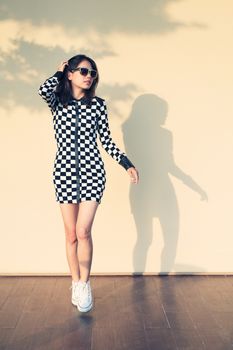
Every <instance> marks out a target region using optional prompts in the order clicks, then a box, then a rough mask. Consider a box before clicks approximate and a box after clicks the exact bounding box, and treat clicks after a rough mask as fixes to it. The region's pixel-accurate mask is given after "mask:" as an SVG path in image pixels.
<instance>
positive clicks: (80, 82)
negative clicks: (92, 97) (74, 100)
mask: <svg viewBox="0 0 233 350" xmlns="http://www.w3.org/2000/svg"><path fill="white" fill-rule="evenodd" d="M78 67H83V68H88V69H92V66H91V64H90V62H89V61H87V60H84V61H82V62H80V63H79V64H78V65H77V67H76V68H78ZM68 79H69V80H70V82H71V85H72V87H73V88H80V89H90V87H91V85H92V83H93V80H94V78H92V77H91V75H90V72H88V74H87V75H86V76H84V75H82V74H81V73H80V71H79V70H76V71H74V72H73V73H72V72H68Z"/></svg>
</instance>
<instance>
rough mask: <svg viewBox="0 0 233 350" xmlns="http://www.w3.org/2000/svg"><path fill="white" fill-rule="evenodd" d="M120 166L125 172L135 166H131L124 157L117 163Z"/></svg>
mask: <svg viewBox="0 0 233 350" xmlns="http://www.w3.org/2000/svg"><path fill="white" fill-rule="evenodd" d="M119 164H120V165H122V166H123V168H125V170H128V169H129V168H131V167H134V168H135V166H134V165H133V163H132V162H131V161H130V160H129V159H128V158H127V157H126V156H123V157H122V158H121V160H120V162H119Z"/></svg>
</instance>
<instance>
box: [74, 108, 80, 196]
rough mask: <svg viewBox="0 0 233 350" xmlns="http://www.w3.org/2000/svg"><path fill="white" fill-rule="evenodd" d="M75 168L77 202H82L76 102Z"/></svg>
mask: <svg viewBox="0 0 233 350" xmlns="http://www.w3.org/2000/svg"><path fill="white" fill-rule="evenodd" d="M75 111H76V116H75V167H76V178H77V202H79V201H80V175H79V159H78V156H79V145H78V143H79V126H78V122H79V106H78V102H75Z"/></svg>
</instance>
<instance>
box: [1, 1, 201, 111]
mask: <svg viewBox="0 0 233 350" xmlns="http://www.w3.org/2000/svg"><path fill="white" fill-rule="evenodd" d="M173 2H177V0H157V1H154V0H148V1H146V2H141V1H136V2H135V1H134V0H128V1H123V0H119V1H115V2H111V1H108V0H99V1H96V2H94V1H90V0H88V1H81V0H77V1H76V0H69V1H68V2H59V4H58V3H57V1H55V0H50V1H48V2H43V1H37V2H33V1H30V0H22V1H20V2H17V1H15V0H2V1H1V5H0V9H1V11H0V23H3V22H4V23H5V22H7V21H9V24H8V26H9V27H6V28H7V29H6V30H7V31H8V36H7V38H8V39H7V40H8V44H7V45H6V46H7V47H8V49H6V48H5V47H3V46H1V48H0V55H1V59H0V71H1V73H0V102H1V106H2V107H4V108H10V107H11V106H15V105H16V106H18V105H21V106H26V107H27V108H29V109H40V108H43V103H42V102H41V100H40V99H38V95H37V89H38V87H39V85H40V84H41V83H42V82H43V80H45V78H48V77H49V76H51V75H52V74H53V73H55V70H56V68H57V65H58V64H59V63H60V62H61V61H62V60H64V59H67V58H69V57H71V56H73V55H75V54H77V53H85V54H87V55H89V56H91V57H93V58H94V59H95V60H98V58H103V57H109V56H116V55H117V53H116V52H114V43H110V41H109V40H106V39H107V38H109V34H111V33H122V35H125V34H126V35H127V34H134V35H135V34H137V35H140V34H147V35H154V34H156V35H163V34H166V33H169V32H171V31H174V30H176V29H177V28H180V27H184V26H185V27H188V28H189V27H198V28H200V27H203V25H201V24H198V23H181V22H177V21H173V20H172V19H171V18H170V17H169V14H168V12H167V6H168V5H169V4H170V3H173ZM129 14H130V16H129ZM25 24H27V25H29V27H26V28H27V30H25ZM30 25H31V26H32V27H33V31H34V32H35V30H36V33H37V34H36V36H35V34H34V36H33V35H32V36H31V35H30ZM55 27H56V28H59V30H60V31H58V33H62V36H63V38H62V40H61V41H59V38H57V37H55V34H54V32H53V31H52V30H53V28H55ZM14 28H17V30H15V29H14ZM42 28H43V30H41V29H42ZM11 29H13V33H14V30H15V34H14V36H13V37H11V35H10V34H9V33H11ZM50 31H51V33H53V35H52V37H54V42H55V44H54V43H53V42H51V45H49V46H48V42H47V38H46V37H47V36H48V37H49V36H51V33H50ZM27 32H29V33H27ZM88 32H92V33H94V36H93V35H92V36H91V38H92V40H87V42H86V43H85V47H82V46H81V45H80V41H79V36H81V37H82V38H83V36H84V35H87V33H88ZM55 33H56V31H55ZM70 37H72V38H73V39H74V40H73V44H72V47H71V46H70V42H69V44H67V46H65V45H64V42H65V40H64V38H67V40H68V39H70ZM87 38H89V37H88V36H87ZM9 47H10V49H9ZM97 64H98V62H97ZM103 90H104V91H109V92H108V94H109V95H110V96H109V97H110V98H109V99H110V100H111V101H112V103H113V106H114V102H117V101H116V100H115V95H114V94H113V95H111V92H114V91H116V90H117V91H118V92H119V94H118V95H121V96H123V95H124V94H123V92H125V91H126V90H127V91H128V93H129V94H130V95H131V93H132V92H133V91H134V90H135V86H134V84H128V85H126V86H111V85H110V86H108V85H106V86H104V88H103Z"/></svg>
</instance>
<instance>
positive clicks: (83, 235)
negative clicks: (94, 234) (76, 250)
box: [76, 227, 91, 241]
mask: <svg viewBox="0 0 233 350" xmlns="http://www.w3.org/2000/svg"><path fill="white" fill-rule="evenodd" d="M76 232H77V238H78V241H82V240H86V239H89V238H90V237H91V231H90V229H88V228H87V227H77V231H76Z"/></svg>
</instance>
